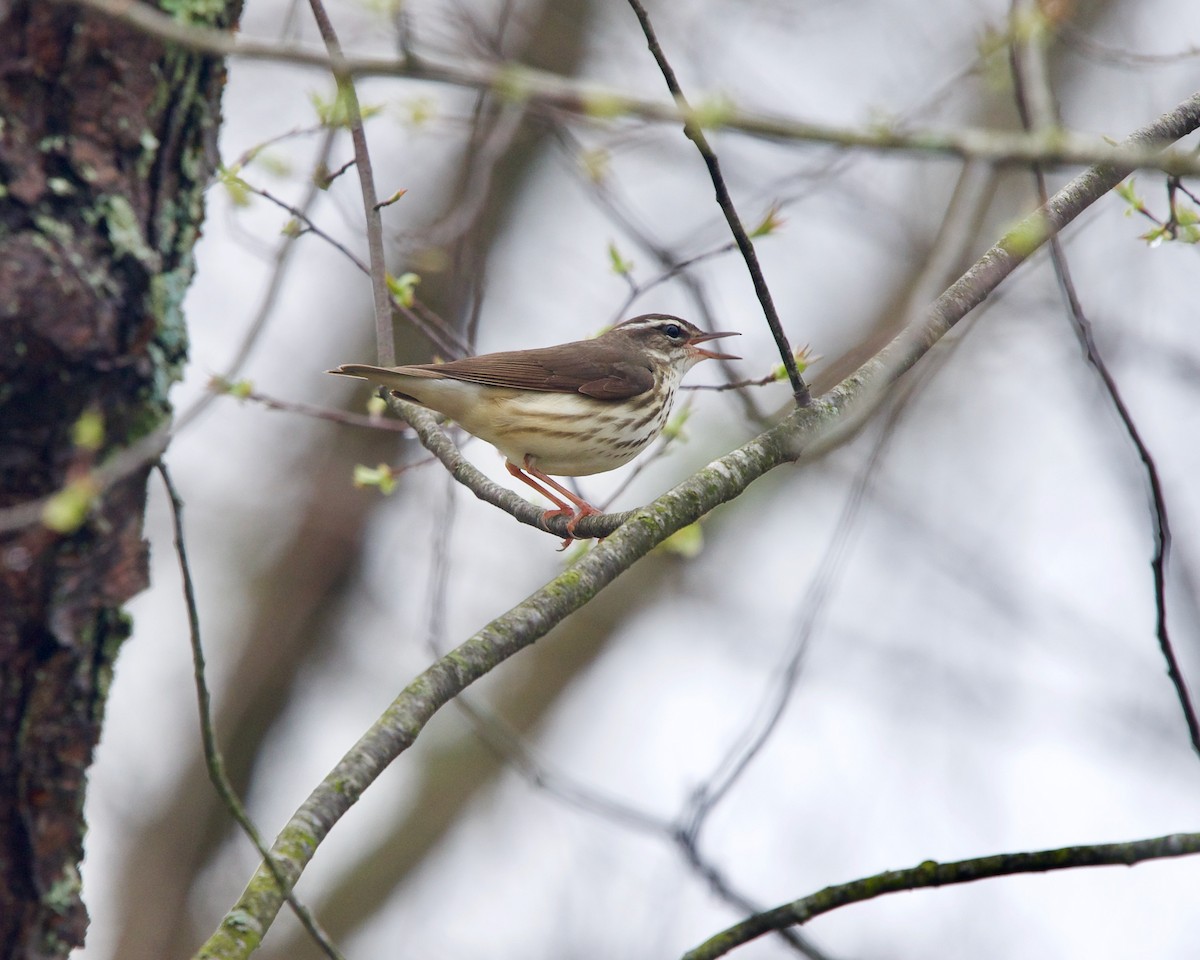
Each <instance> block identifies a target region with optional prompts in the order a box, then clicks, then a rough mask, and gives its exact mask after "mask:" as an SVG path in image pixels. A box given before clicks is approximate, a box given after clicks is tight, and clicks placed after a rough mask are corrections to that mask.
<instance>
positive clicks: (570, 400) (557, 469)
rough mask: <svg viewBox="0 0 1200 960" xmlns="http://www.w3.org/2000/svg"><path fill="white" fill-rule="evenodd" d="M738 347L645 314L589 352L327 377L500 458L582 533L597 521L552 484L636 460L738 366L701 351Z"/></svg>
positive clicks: (523, 353) (363, 368) (572, 346)
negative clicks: (715, 376)
mask: <svg viewBox="0 0 1200 960" xmlns="http://www.w3.org/2000/svg"><path fill="white" fill-rule="evenodd" d="M732 336H738V334H737V333H736V332H728V333H707V332H705V331H703V330H701V329H700V328H699V327H696V326H694V325H693V324H691V323H689V322H688V321H687V320H683V319H681V318H679V317H675V316H671V315H670V314H665V313H647V314H643V315H641V316H638V317H633V318H632V319H629V320H625V321H623V322H622V323H618V324H616V325H615V326H613V327H611V328H610V329H609V330H608V331H606V332H605V333H602V334H600V335H599V336H597V337H594V338H593V339H590V340H577V341H574V342H572V343H563V344H558V345H557V346H552V347H540V348H537V349H532V350H509V351H504V352H501V353H487V354H482V355H480V356H476V357H466V358H464V359H461V360H451V361H449V362H447V363H418V364H410V365H407V366H400V367H377V366H371V365H369V364H362V363H347V364H343V365H342V366H340V367H338V368H337V369H336V370H329V371H327V372H328V373H332V374H337V375H340V376H346V377H359V378H361V379H364V380H369V381H371V382H373V383H377V384H380V385H382V386H384V387H386V388H388V389H389V390H390V391H391V392H392V393H393V394H394V395H395V396H397V397H399V398H400V399H402V400H409V401H412V402H414V403H417V404H419V405H421V406H422V407H426V408H428V409H430V410H433V411H435V412H437V413H440V414H442V415H443V416H445V417H447V418H449V419H450V420H453V421H454V422H455V423H457V424H458V425H459V426H460V427H462V428H463V429H464V430H465V431H467V433H470V434H472V435H474V436H476V437H479V438H480V439H481V440H486V441H487V442H488V443H490V444H492V445H493V446H494V447H496V449H497V450H499V451H500V453H501V454H502V455H503V456H504V459H505V467H506V468H507V469H508V472H509V473H510V474H512V476H514V477H516V478H517V479H518V480H521V481H522V482H523V483H526V484H528V485H529V486H530V487H532V488H533V489H534V490H536V491H538V493H540V494H541V495H542V496H544V497H546V498H547V499H548V500H549V501H550V502H551V503H553V504H554V507H553V508H552V509H550V510H547V511H546V512H545V513H544V514H543V522H546V521H548V520H549V519H551V518H552V517H558V516H569V517H570V518H571V519H570V521H569V522H568V523H567V533H568V537H567V540H566V541H564V546H565V545H566V544H567V543H570V541H571V540H572V539H573V537H574V533H575V525H576V524H577V523H578V522H579V521H580V520H581V519H582V518H583V517H586V516H590V515H593V514H598V513H600V512H601V511H599V510H597V509H596V508H595V507H594V506H592V505H591V504H590V503H588V502H587V501H586V500H584V499H583V498H582V497H579V496H577V495H576V494H574V493H573V492H572V491H571V490H569V489H567V488H566V487H565V486H563V485H562V484H561V483H559V482H558V481H557V480H555V479H554V477H555V476H559V477H586V476H591V475H592V474H596V473H604V472H605V471H608V470H614V469H616V468H617V467H620V466H622V465H624V464H626V463H628V462H629V461H630V460H632V459H633V458H634V457H636V456H637V455H638V454H639V453H640V452H641V451H642V450H644V449H645V448H646V446H647V445H648V444H649V443H650V442H651V441H652V440H654V438H655V437H657V436H658V435H659V434H660V433H661V432H662V429H663V427H664V426H665V425H666V422H667V417H668V416H669V415H670V412H671V403H672V401H673V400H674V398H675V391H676V389H677V388H678V386H679V383H680V381H681V380H682V379H683V375H684V374H685V373H687V372H688V370H690V369H691V368H692V367H693V366H695V365H696V364H697V363H699V362H700V361H701V360H739V359H741V358H740V357H735V356H732V355H730V354H727V353H718V352H716V351H713V350H707V349H705V348H703V347H701V346H700V344H702V343H707V342H708V341H710V340H718V339H721V338H723V337H732Z"/></svg>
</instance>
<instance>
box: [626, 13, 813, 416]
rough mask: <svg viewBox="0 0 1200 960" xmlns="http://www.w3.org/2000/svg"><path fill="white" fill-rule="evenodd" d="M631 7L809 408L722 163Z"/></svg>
mask: <svg viewBox="0 0 1200 960" xmlns="http://www.w3.org/2000/svg"><path fill="white" fill-rule="evenodd" d="M629 5H630V6H631V7H632V8H633V12H634V14H636V15H637V18H638V22H639V23H640V24H641V25H642V33H644V34H645V35H646V43H647V44H648V45H649V47H650V52H651V53H652V54H653V55H654V59H655V62H657V63H658V69H659V70H660V71H661V72H662V75H663V79H664V80H665V81H666V83H667V89H668V90H670V91H671V95H672V96H673V97H674V98H675V102H676V103H678V104H679V105H680V107H681V108H682V109H683V112H684V113H685V115H687V119H686V120H685V121H684V124H683V131H684V133H685V134H687V136H688V138H689V139H690V140H691V141H692V142H693V143H694V144H695V145H696V149H697V150H699V151H700V156H701V157H703V158H704V165H705V166H706V167H708V174H709V177H710V178H711V179H712V183H713V189H714V190H716V193H717V204H718V205H719V206H720V207H721V212H722V213H723V214H725V221H726V222H727V223H728V224H729V230H730V232H731V233H732V234H733V239H734V240H735V241H736V242H737V245H738V249H739V250H741V252H742V257H743V259H745V261H746V268H747V269H748V270H749V271H750V279H751V280H752V281H753V282H754V292H755V293H756V294H757V295H758V302H759V303H760V304H762V308H763V314H764V315H765V316H766V318H767V326H769V327H770V328H771V336H773V337H774V338H775V346H776V347H777V348H778V349H779V355H780V357H781V358H782V360H783V367H784V369H785V370H787V375H788V380H789V381H790V382H791V384H792V394H793V395H794V396H795V398H796V403H797V404H798V405H799V406H807V405H808V404H809V403H811V402H812V397H811V395H810V394H809V392H808V384H806V383H805V382H804V378H803V377H801V376H800V371H799V369H798V368H797V367H796V358H795V357H794V356H793V355H792V347H791V344H790V343H788V338H787V333H785V332H784V329H783V323H782V321H780V319H779V312H778V311H777V310H776V309H775V301H774V300H773V299H772V297H771V290H770V288H769V287H768V286H767V280H766V277H764V276H763V272H762V266H761V265H760V264H759V262H758V254H757V253H755V251H754V244H753V243H751V242H750V237H749V236H748V235H747V234H746V228H745V227H744V226H742V221H741V218H740V217H739V216H738V213H737V209H736V208H735V207H734V205H733V198H732V197H731V196H730V195H729V188H728V187H727V186H726V185H725V178H724V177H723V176H722V175H721V164H720V161H719V160H718V159H717V155H716V153H715V152H714V150H713V148H712V147H711V146H710V145H709V142H708V138H707V137H706V136H705V135H704V130H703V129H702V128H701V126H700V124H699V123H698V122H697V121H696V119H695V117H694V116H693V115H692V113H693V111H692V108H691V105H690V104H689V103H688V101H687V98H686V97H685V96H684V95H683V90H682V88H681V87H680V86H679V81H678V79H676V77H675V71H674V70H673V69H672V68H671V64H670V61H668V60H667V56H666V54H665V53H663V49H662V46H661V45H660V44H659V42H658V37H656V36H655V34H654V26H653V25H652V24H651V23H650V16H649V14H647V13H646V8H645V7H643V6H642V4H641V2H640V0H629Z"/></svg>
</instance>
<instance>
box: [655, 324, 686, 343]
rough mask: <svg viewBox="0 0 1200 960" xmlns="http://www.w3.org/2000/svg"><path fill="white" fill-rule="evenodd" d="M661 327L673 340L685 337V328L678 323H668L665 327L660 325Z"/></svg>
mask: <svg viewBox="0 0 1200 960" xmlns="http://www.w3.org/2000/svg"><path fill="white" fill-rule="evenodd" d="M659 329H660V330H662V332H663V333H665V334H666V335H667V336H668V337H670V338H671V339H672V340H682V339H683V328H682V327H680V326H679V324H677V323H668V324H667V325H666V326H665V327H659Z"/></svg>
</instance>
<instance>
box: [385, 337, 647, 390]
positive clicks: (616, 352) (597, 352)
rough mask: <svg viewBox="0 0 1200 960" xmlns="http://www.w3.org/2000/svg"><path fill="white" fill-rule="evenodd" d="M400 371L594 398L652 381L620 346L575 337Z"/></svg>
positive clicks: (643, 364)
mask: <svg viewBox="0 0 1200 960" xmlns="http://www.w3.org/2000/svg"><path fill="white" fill-rule="evenodd" d="M399 369H400V370H402V371H403V370H421V371H428V372H429V373H434V374H437V375H438V376H443V377H451V378H453V379H455V380H466V381H468V382H470V383H483V384H487V385H489V386H493V387H516V388H518V389H522V390H541V391H545V392H547V393H582V394H584V395H585V396H589V397H596V398H597V399H599V400H624V399H625V398H627V397H636V396H637V395H638V394H640V393H645V392H646V391H647V390H649V389H650V388H651V387H653V386H654V371H653V370H652V369H651V368H650V364H649V363H648V362H641V361H639V360H630V359H629V353H628V351H627V350H626V349H621V346H620V345H617V344H607V343H603V342H602V341H599V340H581V341H579V342H578V343H564V344H562V345H561V346H557V347H543V348H541V349H539V350H514V351H509V352H505V353H489V354H485V355H484V356H481V357H466V358H465V359H462V360H452V361H450V362H449V363H422V364H415V365H413V366H409V367H401V368H399Z"/></svg>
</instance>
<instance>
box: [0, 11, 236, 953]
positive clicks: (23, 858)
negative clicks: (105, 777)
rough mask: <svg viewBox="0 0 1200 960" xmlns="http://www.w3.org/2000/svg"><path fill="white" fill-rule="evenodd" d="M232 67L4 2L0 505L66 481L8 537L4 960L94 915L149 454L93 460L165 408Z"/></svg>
mask: <svg viewBox="0 0 1200 960" xmlns="http://www.w3.org/2000/svg"><path fill="white" fill-rule="evenodd" d="M234 15H235V10H234V9H233V8H232V7H230V8H227V9H226V10H225V11H223V16H225V17H227V18H232V17H233V16H234ZM223 80H224V68H223V65H222V64H221V63H220V62H218V61H214V60H211V59H210V60H205V59H202V58H199V57H197V56H195V55H193V54H189V53H186V52H184V51H181V50H178V49H174V48H168V47H164V46H163V45H162V44H161V43H160V42H159V41H157V40H154V39H152V38H149V37H146V36H143V35H140V34H138V33H135V32H133V31H131V30H130V29H129V28H127V27H124V26H122V25H120V24H117V23H114V22H112V21H109V20H107V19H105V18H103V17H100V16H98V15H94V14H88V13H85V12H83V11H81V10H79V9H77V8H74V7H71V6H65V5H59V4H49V3H45V2H37V0H32V2H28V0H17V2H11V3H2V4H0V512H2V511H3V510H4V508H7V507H12V506H14V505H17V504H24V503H27V502H29V501H32V500H37V499H39V498H45V497H51V496H55V495H56V494H57V496H55V499H54V500H53V501H52V502H53V504H54V511H53V519H52V521H51V522H50V523H33V524H28V525H25V526H23V527H19V528H17V529H15V530H14V529H9V530H7V531H6V532H4V533H0V958H3V960H8V958H17V957H21V958H24V957H38V958H47V957H65V956H66V955H67V953H68V952H69V951H70V949H71V948H72V947H74V946H77V945H79V944H81V943H82V942H83V938H84V933H85V931H86V928H87V912H86V909H85V908H84V905H83V902H82V897H81V890H80V881H79V861H80V859H81V856H82V846H83V835H84V831H85V826H84V822H83V801H84V790H85V786H86V779H87V769H88V766H89V764H90V762H91V759H92V753H93V748H94V746H95V743H96V740H97V738H98V736H99V732H100V725H101V722H102V719H103V715H104V706H105V699H106V697H107V692H108V684H109V679H110V676H111V670H112V664H113V662H114V659H115V657H116V654H117V651H118V649H119V647H120V644H121V641H122V640H124V639H125V637H126V636H127V635H128V633H129V622H128V620H127V618H126V616H125V615H124V614H123V613H122V611H121V605H122V604H123V603H124V602H125V601H126V600H128V599H129V598H130V597H131V596H133V595H134V594H135V593H137V592H138V591H139V590H141V589H142V588H143V587H145V586H146V582H147V562H146V560H147V547H146V544H145V542H144V540H143V538H142V515H143V509H144V502H145V492H146V479H147V474H148V469H149V468H148V467H146V468H143V469H141V470H139V471H138V472H136V473H135V474H133V475H132V476H129V477H127V478H126V479H124V480H123V481H121V482H120V483H118V484H116V485H115V486H113V487H112V488H111V489H108V490H105V491H99V492H98V491H95V490H94V489H93V488H92V487H91V486H90V485H89V483H88V480H87V472H88V470H89V468H90V467H91V466H92V465H94V464H95V463H98V462H100V461H102V460H103V459H104V458H105V456H106V455H107V454H108V453H110V452H111V451H113V450H116V449H118V448H121V447H124V446H126V445H127V444H128V443H130V442H131V441H132V440H135V439H137V438H138V437H140V436H142V435H144V434H145V433H147V432H148V431H149V430H151V429H153V428H154V427H155V426H157V425H159V424H160V423H162V421H163V420H164V419H165V418H166V417H167V416H168V415H169V412H170V407H169V404H168V401H167V395H166V393H167V389H168V387H169V386H170V384H171V383H172V382H173V381H174V380H175V379H176V378H177V374H178V371H179V368H180V365H181V364H182V362H183V359H184V354H185V350H186V336H185V332H184V325H183V319H182V313H181V300H182V297H183V293H184V290H185V289H186V287H187V285H188V282H189V280H190V279H191V275H192V259H191V251H192V247H193V244H194V243H195V240H196V237H197V235H198V231H199V228H200V223H201V221H202V214H203V194H202V191H203V187H204V184H205V182H206V181H207V179H208V177H209V176H210V174H211V172H212V170H213V165H214V159H215V155H216V152H215V149H213V143H214V139H215V133H216V129H217V124H218V120H219V98H220V92H221V87H222V83H223ZM85 426H86V429H83V427H85ZM64 489H66V490H67V491H68V493H66V494H65V495H64V494H62V493H59V491H63V490H64Z"/></svg>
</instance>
